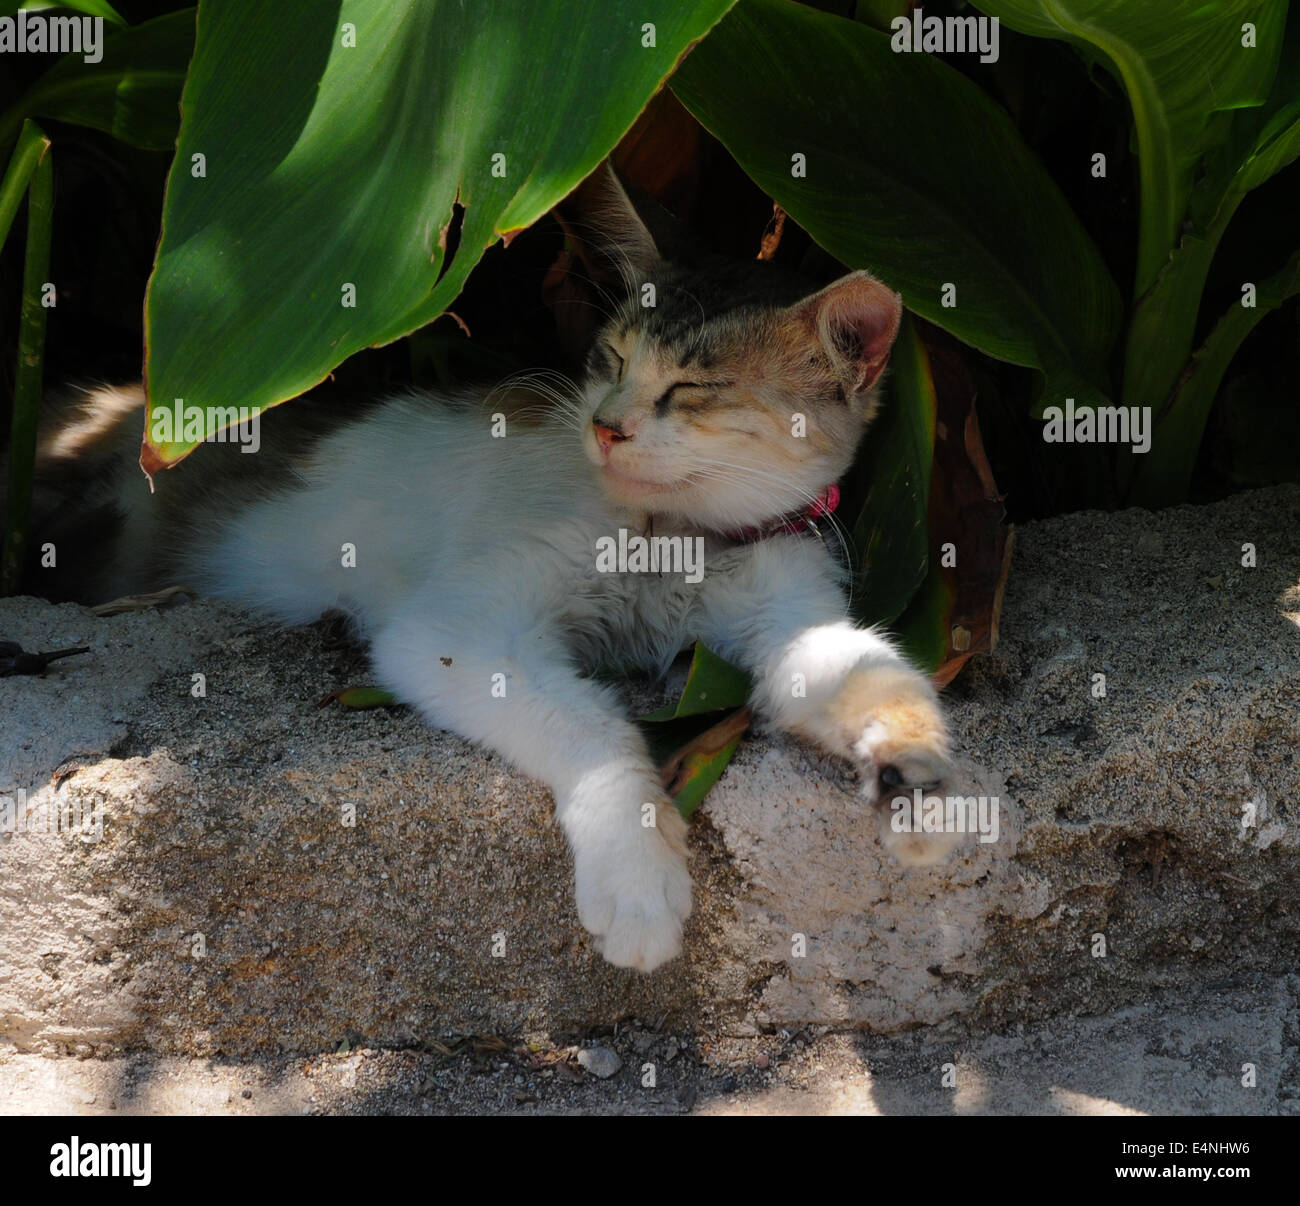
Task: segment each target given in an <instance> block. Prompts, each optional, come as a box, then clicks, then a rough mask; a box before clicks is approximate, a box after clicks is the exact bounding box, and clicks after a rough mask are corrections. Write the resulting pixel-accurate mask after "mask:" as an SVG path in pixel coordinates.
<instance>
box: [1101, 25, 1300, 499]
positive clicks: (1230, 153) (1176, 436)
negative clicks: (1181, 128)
mask: <svg viewBox="0 0 1300 1206" xmlns="http://www.w3.org/2000/svg"><path fill="white" fill-rule="evenodd" d="M1280 59H1281V66H1280V68H1279V70H1278V73H1277V75H1276V77H1275V78H1274V80H1273V84H1272V89H1271V92H1270V95H1269V98H1268V101H1267V103H1266V104H1264V105H1262V106H1260V107H1258V108H1254V109H1241V110H1237V111H1235V112H1234V113H1232V115H1231V118H1232V120H1231V127H1230V130H1229V136H1228V138H1227V140H1226V141H1225V142H1224V143H1223V144H1222V145H1221V146H1220V147H1219V148H1217V150H1215V152H1214V153H1213V154H1212V155H1210V156H1209V157H1208V159H1207V164H1206V171H1205V174H1204V176H1203V177H1202V178H1201V180H1200V181H1199V182H1198V183H1197V184H1196V186H1195V187H1194V188H1193V190H1192V193H1191V195H1190V197H1189V198H1188V202H1187V208H1188V217H1187V221H1186V223H1185V233H1184V234H1183V235H1182V237H1181V239H1180V241H1179V244H1178V246H1177V247H1176V248H1175V249H1174V250H1173V252H1172V253H1171V254H1170V256H1169V259H1168V261H1167V262H1166V263H1165V264H1164V265H1163V267H1162V268H1161V270H1160V273H1159V275H1158V276H1157V277H1156V280H1155V283H1154V284H1153V285H1152V286H1151V288H1150V289H1148V290H1147V292H1146V293H1145V294H1143V295H1142V297H1140V298H1139V299H1138V301H1137V303H1136V305H1135V306H1134V310H1133V317H1132V320H1131V323H1130V326H1129V336H1128V348H1127V352H1126V361H1125V370H1124V394H1123V396H1124V401H1125V403H1126V404H1127V405H1130V406H1154V407H1155V408H1156V416H1157V421H1156V433H1155V441H1154V446H1153V449H1152V451H1151V452H1150V453H1148V454H1146V456H1144V457H1143V458H1141V459H1136V458H1132V457H1128V456H1125V457H1123V458H1122V461H1121V472H1123V473H1124V474H1125V475H1126V476H1127V475H1131V474H1132V472H1133V471H1134V470H1135V469H1136V470H1140V471H1141V474H1142V477H1143V479H1144V484H1143V487H1142V496H1143V498H1144V499H1145V500H1146V502H1147V504H1148V505H1160V504H1165V503H1170V502H1176V501H1178V499H1179V498H1181V497H1182V495H1181V494H1171V495H1168V496H1165V497H1159V496H1157V495H1156V494H1154V493H1152V485H1153V483H1154V482H1155V481H1156V480H1163V481H1165V482H1167V483H1169V484H1171V485H1172V484H1173V483H1175V482H1184V488H1185V482H1186V474H1185V473H1184V469H1185V468H1186V467H1187V466H1188V465H1189V464H1191V463H1194V461H1195V457H1196V451H1197V448H1198V447H1199V445H1200V441H1201V436H1202V434H1203V430H1204V427H1203V424H1202V426H1200V427H1197V426H1195V425H1194V424H1188V423H1185V422H1183V421H1182V419H1181V417H1175V418H1173V419H1172V425H1171V420H1170V414H1171V411H1170V409H1169V408H1170V407H1171V406H1173V405H1174V403H1173V397H1172V395H1173V394H1174V391H1175V389H1176V388H1178V386H1179V382H1180V380H1181V378H1182V377H1183V375H1184V372H1185V370H1186V369H1187V367H1188V360H1189V358H1190V356H1191V353H1192V344H1193V339H1194V337H1195V333H1196V327H1197V322H1198V320H1199V318H1200V312H1201V298H1202V294H1203V293H1204V291H1205V282H1206V279H1207V277H1208V275H1209V271H1210V266H1211V264H1212V262H1213V260H1214V256H1215V254H1216V252H1217V251H1218V248H1219V243H1220V241H1221V239H1222V238H1223V234H1224V232H1225V231H1226V230H1227V228H1228V225H1229V223H1230V222H1231V220H1232V217H1233V215H1234V214H1235V213H1236V212H1237V208H1238V207H1239V206H1240V204H1241V202H1242V201H1243V200H1244V199H1245V197H1246V195H1247V194H1248V193H1249V192H1250V191H1251V190H1252V189H1254V188H1256V187H1258V186H1259V185H1261V184H1263V183H1264V182H1265V181H1266V180H1268V179H1270V178H1271V177H1272V176H1273V175H1275V174H1276V173H1277V172H1278V171H1280V170H1281V169H1282V168H1283V167H1285V166H1287V165H1288V164H1289V163H1291V162H1293V161H1294V160H1295V159H1296V158H1297V156H1300V19H1298V20H1292V21H1291V22H1290V23H1289V25H1288V28H1287V31H1286V37H1285V40H1284V44H1283V49H1282V53H1281V55H1280ZM1186 396H1187V395H1184V397H1186ZM1197 413H1200V411H1199V407H1198V411H1197ZM1208 413H1209V412H1208V410H1206V411H1205V412H1204V415H1203V417H1204V418H1208ZM1166 458H1168V459H1169V461H1170V464H1169V466H1168V467H1167V468H1161V469H1157V468H1156V462H1158V461H1163V460H1165V459H1166Z"/></svg>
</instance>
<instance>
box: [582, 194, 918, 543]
mask: <svg viewBox="0 0 1300 1206" xmlns="http://www.w3.org/2000/svg"><path fill="white" fill-rule="evenodd" d="M602 190H603V200H602V205H603V212H602V214H601V215H600V225H601V227H602V229H603V230H604V231H605V232H606V234H605V242H604V254H605V255H606V257H607V258H609V259H610V260H611V261H613V262H616V263H617V265H618V267H619V269H620V272H619V274H618V275H619V276H620V277H621V280H620V281H619V285H620V286H621V287H618V288H609V289H606V290H604V295H603V304H604V309H605V311H606V313H608V314H609V315H610V317H609V320H608V321H607V322H606V323H605V325H604V326H603V327H602V328H601V329H600V330H599V331H598V332H597V334H596V335H595V338H594V342H593V344H592V346H591V349H590V351H589V353H588V356H587V361H586V374H585V380H584V381H583V390H582V398H583V405H582V409H581V412H580V418H581V420H582V439H583V444H584V448H585V450H586V453H587V456H588V457H589V459H590V460H591V462H592V464H593V465H595V466H596V469H597V472H598V474H599V476H600V480H601V483H602V485H603V487H604V489H605V490H606V491H607V492H608V494H609V495H610V497H611V498H612V499H613V500H614V501H615V502H618V503H620V504H622V505H624V506H627V507H630V508H632V509H633V510H636V511H639V512H644V513H650V514H660V515H669V516H674V517H676V518H679V519H682V520H685V521H686V522H689V523H692V524H695V525H699V526H702V527H706V528H712V529H715V530H718V531H724V532H725V531H735V530H738V529H744V528H750V527H754V526H757V525H762V524H764V523H767V522H770V521H771V520H773V519H775V518H777V517H780V516H785V515H789V514H792V513H796V512H800V511H803V510H805V509H806V508H807V507H808V506H809V505H810V504H811V503H812V502H813V501H814V500H815V499H816V498H817V497H818V496H819V495H821V494H822V492H823V491H824V490H825V488H826V487H827V486H828V485H829V484H831V483H833V482H835V481H837V480H838V479H839V478H840V476H841V475H842V474H843V473H844V472H845V470H846V469H847V468H848V467H849V464H850V463H851V462H852V460H853V456H854V453H855V451H856V449H857V445H858V442H859V440H860V439H861V437H862V435H863V432H864V431H865V430H866V427H867V424H868V423H869V422H870V421H871V418H872V417H873V415H874V412H875V409H876V405H877V403H876V386H877V383H878V382H879V380H880V376H881V373H882V372H883V371H884V369H885V366H886V363H887V362H888V359H889V352H890V348H891V347H892V345H893V342H894V338H895V336H896V335H897V334H898V324H899V320H900V318H901V315H902V303H901V300H900V298H899V296H898V294H896V293H894V292H893V291H892V290H891V289H889V288H887V287H886V286H885V285H883V284H881V283H880V282H879V281H877V280H876V279H875V278H873V277H872V276H870V275H869V274H868V273H866V272H853V273H850V274H849V275H848V276H845V277H843V278H841V279H840V280H838V281H835V282H834V283H833V284H831V285H828V286H826V287H825V288H823V289H820V290H815V289H810V288H809V286H808V285H807V284H806V282H803V281H802V280H800V279H799V278H796V277H792V276H790V275H789V274H786V273H783V272H782V271H780V270H779V269H777V268H775V267H774V266H773V265H771V264H767V263H761V262H758V261H751V262H743V261H733V260H725V259H721V258H717V259H713V260H709V259H705V260H702V261H700V262H697V263H695V264H693V265H692V266H690V267H687V266H683V265H682V264H680V263H675V262H672V261H670V260H669V259H667V258H665V257H664V256H662V255H660V253H659V249H658V247H657V246H656V244H655V240H654V238H653V237H652V236H651V234H650V232H649V230H648V229H647V228H646V226H645V224H644V223H643V222H642V220H641V218H640V217H639V215H638V214H637V212H636V210H635V209H634V208H633V206H632V205H631V204H630V202H629V201H628V199H627V195H626V193H625V192H624V191H623V189H622V188H621V186H620V185H619V184H618V181H617V180H616V179H615V177H614V175H613V173H612V172H609V171H608V170H606V171H605V173H604V181H603V184H602Z"/></svg>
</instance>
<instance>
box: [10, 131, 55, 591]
mask: <svg viewBox="0 0 1300 1206" xmlns="http://www.w3.org/2000/svg"><path fill="white" fill-rule="evenodd" d="M29 131H31V132H34V136H35V138H36V139H37V141H38V142H39V146H40V150H39V153H38V154H37V158H36V163H35V165H34V169H33V170H31V171H30V177H31V180H30V184H29V185H28V190H27V248H26V255H25V257H24V260H23V301H22V315H21V318H20V319H19V326H18V371H17V374H16V376H15V380H14V415H13V426H12V428H11V431H10V441H9V498H8V505H7V507H6V510H5V533H4V553H3V556H2V557H0V594H5V595H9V594H13V593H14V592H15V591H16V590H17V589H18V584H19V579H20V578H21V576H22V567H23V560H24V556H25V554H26V549H27V528H28V525H29V523H30V521H31V512H32V475H33V471H34V469H35V465H36V420H37V414H38V412H39V409H40V403H41V384H42V376H43V369H44V361H45V318H46V308H45V306H44V305H43V304H42V301H43V299H42V293H43V288H44V285H45V282H46V281H47V280H48V278H49V272H50V234H51V229H52V225H53V216H54V160H53V157H52V156H51V155H50V153H49V149H50V141H49V139H48V138H46V137H45V135H44V134H43V133H42V132H41V130H40V128H39V127H37V126H35V125H33V124H32V123H31V122H27V123H25V124H24V126H23V132H22V134H21V135H20V136H19V139H18V148H17V150H16V151H15V156H14V157H15V161H16V162H19V156H20V155H22V154H23V149H24V144H25V143H26V142H27V141H28V138H29ZM10 171H11V172H12V171H13V166H12V165H11V168H10ZM8 186H9V173H6V176H5V182H4V185H3V186H0V219H3V217H4V213H3V205H4V204H5V203H7V198H6V197H5V196H4V194H5V192H6V190H7V189H8ZM12 220H13V215H12V214H10V215H9V221H10V222H12ZM2 229H3V230H4V231H5V232H6V233H7V229H8V227H7V225H5V226H3V227H2Z"/></svg>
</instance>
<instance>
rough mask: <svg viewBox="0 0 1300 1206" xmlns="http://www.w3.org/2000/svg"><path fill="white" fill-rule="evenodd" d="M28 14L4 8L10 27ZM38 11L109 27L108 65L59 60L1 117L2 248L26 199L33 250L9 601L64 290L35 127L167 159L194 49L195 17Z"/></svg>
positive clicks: (7, 559)
mask: <svg viewBox="0 0 1300 1206" xmlns="http://www.w3.org/2000/svg"><path fill="white" fill-rule="evenodd" d="M20 7H24V6H23V5H21V4H19V3H17V2H16V0H0V18H9V17H12V16H13V15H14V14H15V13H17V11H18V9H19V8H20ZM26 7H28V8H33V9H34V8H45V7H48V8H49V9H51V10H53V9H67V10H71V11H73V12H76V13H81V14H84V15H85V16H88V17H92V18H99V19H101V20H103V21H106V22H108V23H109V30H110V32H109V33H108V34H107V36H106V37H105V39H104V44H103V46H102V49H101V53H100V56H99V58H98V60H97V61H95V62H87V61H86V55H85V54H80V53H77V52H75V51H73V52H70V53H67V54H65V55H63V56H62V57H61V58H59V59H58V60H57V61H56V62H55V63H54V65H53V66H52V67H50V69H49V70H48V71H46V72H45V73H44V74H42V75H41V76H40V77H38V78H37V80H36V82H35V83H34V84H33V85H32V87H31V88H30V89H28V90H27V91H26V92H25V93H24V94H23V95H22V96H21V97H20V98H19V99H18V100H17V101H16V102H15V103H14V104H12V105H11V106H10V107H9V108H8V109H7V110H5V111H4V112H3V113H0V149H3V148H6V147H9V146H10V145H12V146H13V151H12V155H11V159H10V163H9V168H8V170H7V171H6V173H5V176H4V179H3V181H0V247H3V245H4V243H5V241H6V239H7V237H8V234H9V230H10V227H11V225H12V223H13V219H14V217H15V215H16V213H17V211H18V208H19V204H20V202H21V200H22V198H23V195H24V194H26V196H27V243H26V254H25V258H24V265H23V283H22V304H21V317H20V320H19V332H18V362H17V370H16V372H15V376H14V402H13V418H12V422H11V426H10V440H9V472H8V475H7V477H8V488H7V500H6V507H5V524H4V526H5V531H4V537H3V553H2V554H0V594H10V593H12V592H13V591H15V590H16V589H17V588H18V584H19V580H20V576H21V570H22V565H23V558H24V555H25V550H26V543H27V528H28V522H29V517H30V511H31V495H32V472H33V466H34V462H35V450H36V432H37V420H38V412H39V406H40V397H41V388H42V383H43V379H44V358H45V329H46V320H47V317H48V311H49V309H50V308H51V307H52V306H53V305H55V304H56V302H57V289H54V288H53V282H51V281H50V280H49V266H50V244H51V240H52V238H53V224H54V166H53V155H52V140H51V138H50V137H49V136H47V135H46V133H45V132H44V130H43V129H42V128H41V127H40V126H38V125H37V124H36V123H35V121H34V120H33V119H34V118H37V117H40V118H48V119H53V120H55V121H61V122H70V123H72V124H75V125H83V126H89V127H91V128H94V129H98V130H103V131H104V132H105V133H108V134H111V135H113V137H115V138H118V139H120V140H122V141H123V142H127V143H130V144H131V145H133V146H139V147H145V148H149V149H156V150H166V149H170V147H171V146H172V145H173V143H174V142H175V138H176V130H177V128H178V126H179V120H180V114H179V110H178V101H179V98H180V89H181V85H182V83H183V81H184V78H185V71H186V67H187V65H188V63H189V56H190V51H191V49H192V47H193V41H194V11H193V9H188V10H183V11H181V12H176V13H171V14H168V15H166V16H162V17H159V18H156V19H155V20H152V21H146V22H143V23H142V24H140V25H138V26H127V25H126V24H125V22H124V21H123V20H122V18H121V16H120V15H119V14H118V13H117V12H116V10H115V9H113V7H112V6H111V5H109V4H108V3H106V2H105V0H61V2H60V3H58V4H54V5H49V6H40V5H27V6H26Z"/></svg>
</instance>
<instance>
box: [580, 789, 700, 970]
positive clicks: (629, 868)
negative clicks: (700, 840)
mask: <svg viewBox="0 0 1300 1206" xmlns="http://www.w3.org/2000/svg"><path fill="white" fill-rule="evenodd" d="M685 830H686V825H685V822H684V821H682V819H681V817H680V816H679V815H678V813H677V809H676V808H675V807H674V806H673V805H672V804H671V803H665V804H661V805H660V807H659V808H658V814H657V824H656V825H655V826H654V827H645V828H641V829H639V831H638V832H636V833H635V834H634V835H632V836H631V837H627V836H623V840H620V841H617V842H614V843H611V844H610V845H609V846H607V847H606V848H604V849H592V850H579V851H575V859H574V863H575V871H576V875H577V902H578V917H579V918H580V919H581V921H582V924H583V925H584V926H585V927H586V928H587V929H588V930H590V931H591V933H592V934H593V935H595V937H596V939H597V946H598V949H599V950H600V953H601V954H602V955H604V957H605V958H606V959H607V960H609V962H610V963H612V964H614V965H615V966H616V967H634V968H636V969H637V970H638V971H643V972H650V971H654V970H655V968H657V967H659V966H661V965H662V964H664V963H667V962H668V960H669V959H672V958H675V957H676V956H677V955H678V954H679V953H680V952H681V949H682V923H683V922H685V920H686V918H687V917H688V916H689V915H690V911H691V875H690V872H689V871H688V870H687V868H686V857H685V840H684V839H685Z"/></svg>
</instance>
